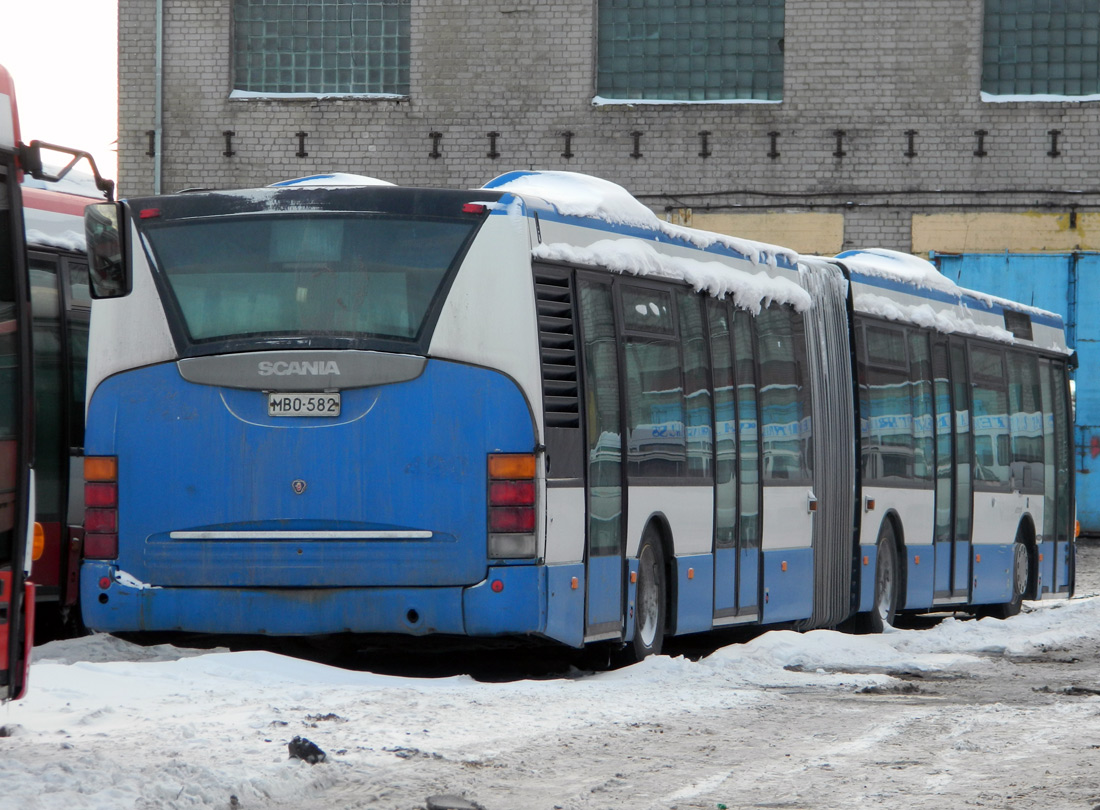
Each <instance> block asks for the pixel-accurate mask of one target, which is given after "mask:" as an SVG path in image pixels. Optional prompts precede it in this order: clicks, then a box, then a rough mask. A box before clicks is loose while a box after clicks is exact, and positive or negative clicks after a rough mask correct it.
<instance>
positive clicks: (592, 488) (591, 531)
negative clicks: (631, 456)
mask: <svg viewBox="0 0 1100 810" xmlns="http://www.w3.org/2000/svg"><path fill="white" fill-rule="evenodd" d="M580 293H581V296H580V304H581V324H582V327H583V329H584V368H585V377H584V379H585V385H586V387H587V391H588V396H587V397H586V398H585V399H586V403H587V425H588V437H587V445H588V446H587V450H588V543H589V550H590V552H591V553H592V554H593V555H596V556H603V555H609V554H618V553H619V545H620V543H621V542H622V513H623V505H622V504H623V502H622V431H621V429H620V425H619V361H618V345H617V342H616V336H615V323H614V317H613V309H612V306H611V289H610V287H608V286H607V285H604V284H595V283H592V282H588V281H581V282H580Z"/></svg>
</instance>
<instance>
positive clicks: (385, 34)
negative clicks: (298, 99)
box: [232, 0, 411, 97]
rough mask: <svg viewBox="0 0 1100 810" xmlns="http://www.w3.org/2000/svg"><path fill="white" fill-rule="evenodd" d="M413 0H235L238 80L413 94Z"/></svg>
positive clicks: (262, 85)
mask: <svg viewBox="0 0 1100 810" xmlns="http://www.w3.org/2000/svg"><path fill="white" fill-rule="evenodd" d="M410 10H411V1H410V0H356V2H352V1H351V0H234V3H233V44H232V47H233V67H234V71H233V88H234V90H235V91H243V92H250V93H259V94H263V95H269V96H286V95H311V96H317V95H330V96H331V95H339V96H365V97H378V96H381V97H407V96H408V95H409V62H410V44H409V40H410V28H411V24H410Z"/></svg>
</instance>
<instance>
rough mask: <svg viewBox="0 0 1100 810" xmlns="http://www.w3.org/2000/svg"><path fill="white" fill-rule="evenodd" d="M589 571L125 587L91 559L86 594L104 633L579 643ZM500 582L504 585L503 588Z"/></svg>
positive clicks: (504, 569)
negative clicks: (348, 582)
mask: <svg viewBox="0 0 1100 810" xmlns="http://www.w3.org/2000/svg"><path fill="white" fill-rule="evenodd" d="M580 572H583V566H582V565H579V564H578V565H571V566H535V565H522V566H520V565H512V566H499V567H493V568H490V569H489V570H488V572H487V575H486V578H485V580H484V581H482V582H480V583H478V584H477V585H474V586H472V587H469V588H460V587H452V588H156V587H144V586H142V585H141V584H135V583H132V582H130V581H129V580H125V579H124V580H122V581H119V579H118V571H117V569H116V567H115V566H114V565H112V564H111V563H110V562H104V561H88V562H86V563H85V567H84V573H85V576H83V577H82V579H81V594H80V596H81V599H83V600H84V601H85V603H86V604H87V603H94V604H96V605H97V611H96V614H95V615H96V621H97V625H96V627H97V629H99V630H102V631H104V632H124V631H132V630H134V628H140V629H142V630H156V631H173V630H187V631H189V632H197V633H218V634H221V633H230V634H234V633H242V634H256V633H259V634H269V635H316V634H320V633H343V632H348V633H398V634H403V635H427V634H436V633H444V634H450V635H469V636H479V637H497V636H524V635H540V636H544V637H546V638H550V639H553V640H555V641H559V642H562V643H563V644H568V645H570V646H574V647H579V646H581V645H582V644H583V642H584V632H583V628H584V624H583V621H582V618H583V609H584V591H583V590H579V589H578V590H575V591H574V590H571V589H570V587H569V583H570V581H571V579H572V577H574V576H577V575H578V574H579V573H580ZM101 579H104V580H106V581H107V582H109V583H110V585H109V586H108V587H106V588H103V587H101V586H100V584H99V583H100V580H101ZM494 582H500V583H501V584H502V586H503V587H500V588H499V590H494V589H493V583H494ZM101 599H105V600H106V601H104V602H100V600H101Z"/></svg>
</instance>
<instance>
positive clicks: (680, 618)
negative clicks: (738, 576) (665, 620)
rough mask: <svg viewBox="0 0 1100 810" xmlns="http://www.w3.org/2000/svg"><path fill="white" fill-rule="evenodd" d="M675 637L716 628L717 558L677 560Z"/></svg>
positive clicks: (705, 556) (696, 556) (706, 555)
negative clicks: (715, 564)
mask: <svg viewBox="0 0 1100 810" xmlns="http://www.w3.org/2000/svg"><path fill="white" fill-rule="evenodd" d="M672 575H673V577H675V580H676V588H675V593H676V616H675V618H676V627H675V630H674V634H675V635H682V634H684V633H701V632H703V631H705V630H710V629H711V627H712V626H713V625H714V558H713V557H712V556H711V555H709V554H694V555H691V556H684V557H676V558H675V560H674V561H673V565H672Z"/></svg>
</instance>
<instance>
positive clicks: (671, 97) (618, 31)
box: [596, 0, 784, 101]
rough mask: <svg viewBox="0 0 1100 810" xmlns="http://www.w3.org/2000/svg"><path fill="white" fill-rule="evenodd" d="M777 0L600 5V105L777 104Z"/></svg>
mask: <svg viewBox="0 0 1100 810" xmlns="http://www.w3.org/2000/svg"><path fill="white" fill-rule="evenodd" d="M783 7H784V0H709V1H708V2H707V3H700V2H691V0H599V24H598V27H599V63H598V66H597V90H596V92H597V94H598V98H599V99H600V100H605V101H613V100H624V101H625V100H652V101H779V100H781V99H782V97H783Z"/></svg>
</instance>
